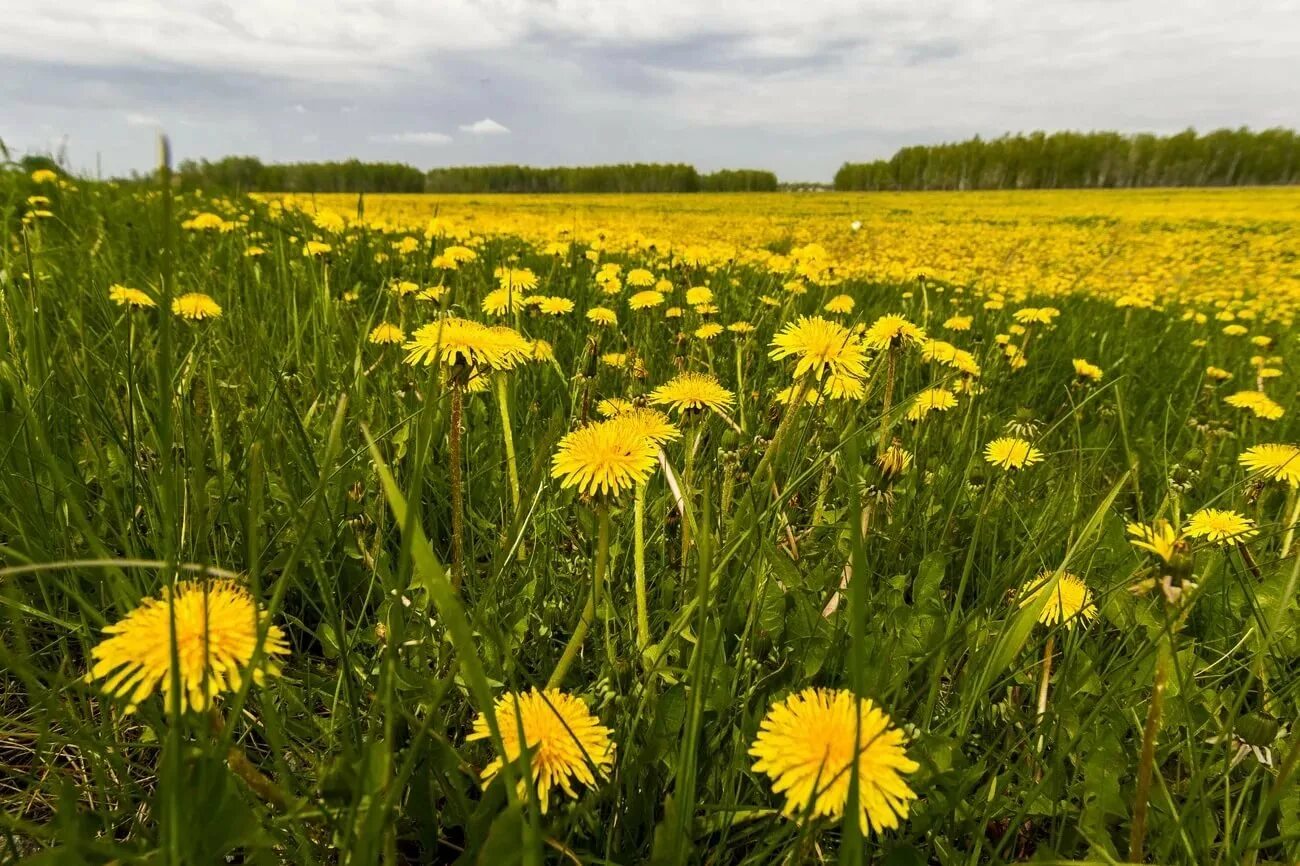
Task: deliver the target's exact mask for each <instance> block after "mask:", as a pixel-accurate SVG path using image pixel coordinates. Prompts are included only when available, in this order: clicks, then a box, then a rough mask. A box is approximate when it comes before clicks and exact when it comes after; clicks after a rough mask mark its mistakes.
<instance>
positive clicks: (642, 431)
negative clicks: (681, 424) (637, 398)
mask: <svg viewBox="0 0 1300 866" xmlns="http://www.w3.org/2000/svg"><path fill="white" fill-rule="evenodd" d="M623 402H625V403H626V401H623ZM598 408H599V407H598ZM612 415H613V417H614V420H615V421H618V422H619V423H620V424H622V425H624V427H625V429H626V430H627V431H628V432H627V435H628V436H631V437H636V436H644V437H645V438H646V439H649V440H650V441H651V442H653V443H654V444H655V445H663V444H664V443H665V442H672V441H673V440H674V439H678V438H680V437H681V435H682V431H681V430H680V429H678V428H677V425H675V424H673V422H672V420H671V419H669V417H668V416H667V415H665V414H664V413H663V412H660V411H659V410H658V409H651V408H650V407H649V406H632V405H627V406H625V407H624V408H623V409H622V410H620V411H617V412H613V413H612Z"/></svg>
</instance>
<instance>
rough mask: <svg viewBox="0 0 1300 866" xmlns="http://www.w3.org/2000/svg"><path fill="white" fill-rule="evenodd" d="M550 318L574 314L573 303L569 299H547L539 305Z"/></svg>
mask: <svg viewBox="0 0 1300 866" xmlns="http://www.w3.org/2000/svg"><path fill="white" fill-rule="evenodd" d="M537 309H539V310H541V311H542V312H543V313H544V314H546V315H548V316H564V315H568V314H569V313H572V312H573V301H572V300H570V299H569V298H557V297H546V298H542V302H541V303H540V304H538V305H537Z"/></svg>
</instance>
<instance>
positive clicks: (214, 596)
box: [87, 580, 289, 712]
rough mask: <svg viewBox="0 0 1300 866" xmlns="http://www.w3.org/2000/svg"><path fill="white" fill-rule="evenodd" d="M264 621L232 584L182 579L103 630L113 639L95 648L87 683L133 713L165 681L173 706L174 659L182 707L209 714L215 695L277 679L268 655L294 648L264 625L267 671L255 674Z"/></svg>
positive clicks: (260, 669)
mask: <svg viewBox="0 0 1300 866" xmlns="http://www.w3.org/2000/svg"><path fill="white" fill-rule="evenodd" d="M173 622H174V623H175V626H174V627H175V631H176V644H175V648H174V649H175V651H174V653H173V646H172V641H171V635H172V629H173ZM264 622H265V614H263V613H261V612H259V611H258V609H257V605H255V604H254V603H253V599H252V597H251V596H250V595H249V594H248V591H247V590H245V589H244V588H243V587H241V586H239V585H238V584H236V583H234V582H233V581H228V580H220V581H212V582H208V583H204V582H201V581H183V582H180V583H178V584H177V585H176V589H175V591H174V592H173V591H170V590H168V589H165V588H164V590H163V592H162V594H161V595H160V596H159V597H158V598H150V599H146V600H145V601H144V602H142V603H141V604H140V606H139V607H137V608H136V609H135V610H133V611H132V612H131V613H129V614H127V615H126V617H125V618H124V619H121V620H119V621H118V622H115V623H113V624H112V625H110V626H107V627H106V628H105V629H104V633H105V634H109V635H112V636H111V637H109V638H108V639H106V640H104V641H103V642H102V643H100V644H99V645H98V646H96V647H95V648H94V649H93V650H91V657H92V658H93V659H94V662H95V664H94V666H93V667H92V668H91V669H90V673H89V674H88V675H87V679H88V680H99V679H102V680H104V681H105V682H104V691H105V692H107V693H108V694H110V695H113V696H115V697H120V698H126V699H127V701H128V704H127V711H128V712H130V711H133V710H134V709H135V708H136V706H137V705H139V703H140V702H141V701H143V700H144V699H145V698H147V697H149V696H150V695H151V694H153V693H154V691H155V690H156V689H157V688H158V686H159V684H160V683H161V685H162V691H163V695H164V697H165V698H167V699H168V701H169V702H170V698H171V691H172V680H173V670H172V663H173V655H174V656H175V662H176V664H177V666H178V670H177V671H176V672H175V673H176V676H175V679H179V680H180V686H181V694H180V702H181V708H182V709H183V710H188V709H194V710H199V711H202V710H206V709H207V708H208V706H210V704H211V701H212V699H213V698H214V697H215V696H217V695H219V694H222V693H224V692H233V691H238V690H239V689H240V688H242V687H243V683H244V677H245V676H250V675H251V677H252V679H253V682H257V683H260V682H261V681H262V678H263V676H264V675H265V674H266V673H270V674H272V675H276V674H278V673H279V667H278V666H277V665H276V664H275V662H274V661H272V660H270V657H271V656H276V655H285V654H286V653H288V652H289V647H288V645H287V644H286V642H285V639H284V632H282V631H280V629H279V628H278V627H277V626H274V625H268V626H267V627H266V642H265V643H264V644H263V652H264V653H265V658H264V659H263V661H262V664H261V666H260V667H258V668H253V669H252V670H251V671H250V670H249V668H250V666H251V665H252V662H253V655H254V652H255V650H256V648H257V632H258V628H259V627H260V626H261V625H262V624H263V623H264Z"/></svg>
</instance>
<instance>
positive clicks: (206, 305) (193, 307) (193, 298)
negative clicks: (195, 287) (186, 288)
mask: <svg viewBox="0 0 1300 866" xmlns="http://www.w3.org/2000/svg"><path fill="white" fill-rule="evenodd" d="M172 312H173V313H175V314H176V315H178V316H180V317H181V318H182V319H190V320H191V321H196V322H198V321H202V320H204V319H216V318H219V317H220V316H221V305H220V304H218V303H217V302H216V301H214V300H212V298H211V297H210V296H208V295H205V294H203V293H202V292H187V293H186V294H184V295H181V296H180V297H179V298H174V299H173V300H172Z"/></svg>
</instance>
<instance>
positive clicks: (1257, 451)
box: [1237, 443, 1300, 487]
mask: <svg viewBox="0 0 1300 866" xmlns="http://www.w3.org/2000/svg"><path fill="white" fill-rule="evenodd" d="M1237 460H1238V461H1239V462H1240V463H1241V465H1242V466H1245V467H1246V468H1247V469H1249V470H1250V471H1251V472H1252V473H1257V474H1258V475H1260V476H1261V477H1263V478H1269V479H1272V480H1276V481H1284V482H1286V483H1287V484H1289V485H1291V486H1292V487H1300V446H1296V445H1279V444H1277V443H1269V444H1267V445H1254V446H1252V447H1250V448H1247V449H1246V450H1245V451H1244V452H1243V453H1242V454H1241V456H1240V457H1238V458H1237Z"/></svg>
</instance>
